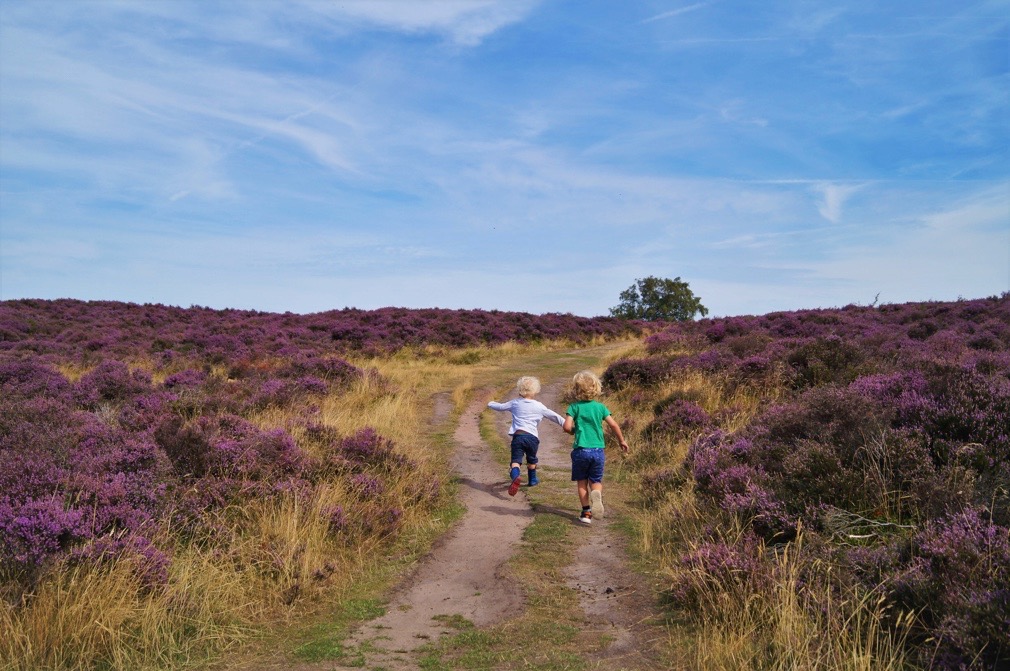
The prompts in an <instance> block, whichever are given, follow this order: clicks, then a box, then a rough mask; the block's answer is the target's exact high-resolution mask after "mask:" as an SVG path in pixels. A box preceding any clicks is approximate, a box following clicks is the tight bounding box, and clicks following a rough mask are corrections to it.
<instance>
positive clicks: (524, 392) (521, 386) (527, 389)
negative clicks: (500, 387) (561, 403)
mask: <svg viewBox="0 0 1010 671" xmlns="http://www.w3.org/2000/svg"><path fill="white" fill-rule="evenodd" d="M516 391H518V392H519V395H520V396H522V397H523V398H527V397H530V396H536V395H537V394H538V393H540V380H538V379H536V378H535V377H533V376H531V375H524V376H522V377H521V378H519V381H518V382H516Z"/></svg>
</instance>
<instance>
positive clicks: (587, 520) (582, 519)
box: [579, 510, 593, 524]
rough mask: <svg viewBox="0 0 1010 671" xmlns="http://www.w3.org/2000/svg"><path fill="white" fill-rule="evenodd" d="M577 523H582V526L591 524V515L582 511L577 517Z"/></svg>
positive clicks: (586, 511)
mask: <svg viewBox="0 0 1010 671" xmlns="http://www.w3.org/2000/svg"><path fill="white" fill-rule="evenodd" d="M579 521H580V522H582V523H583V524H592V523H593V513H592V512H590V511H588V510H583V511H582V514H581V515H579Z"/></svg>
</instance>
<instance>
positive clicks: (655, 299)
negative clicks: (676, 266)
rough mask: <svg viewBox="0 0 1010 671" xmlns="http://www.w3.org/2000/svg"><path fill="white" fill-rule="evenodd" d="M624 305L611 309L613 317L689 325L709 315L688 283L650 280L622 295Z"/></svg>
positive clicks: (646, 279) (664, 279)
mask: <svg viewBox="0 0 1010 671" xmlns="http://www.w3.org/2000/svg"><path fill="white" fill-rule="evenodd" d="M620 298H621V303H620V304H619V305H618V306H617V307H613V308H610V315H611V316H612V317H619V318H621V319H643V320H645V321H650V322H651V321H677V322H687V321H691V320H692V319H694V316H695V315H696V314H701V316H702V317H704V316H705V315H707V314H708V308H706V307H705V306H704V305H702V304H701V299H700V298H698V297H697V296H695V295H694V293H693V292H692V291H691V288H690V287H689V286H688V285H687V282H683V281H681V279H680V278H679V277H677V278H674V279H672V280H671V279H667V278H659V277H653V276H651V275H650V276H649V277H646V278H645V279H638V280H635V283H634V284H632V285H631V286H630V287H628V288H627V289H625V290H624V291H622V292H621V296H620Z"/></svg>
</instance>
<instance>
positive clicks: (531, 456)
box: [512, 433, 540, 464]
mask: <svg viewBox="0 0 1010 671" xmlns="http://www.w3.org/2000/svg"><path fill="white" fill-rule="evenodd" d="M539 448H540V439H539V438H537V437H536V436H534V435H533V434H532V433H514V434H512V463H513V464H521V463H523V456H524V455H525V456H526V463H527V464H535V463H537V462H538V461H539V459H537V449H539Z"/></svg>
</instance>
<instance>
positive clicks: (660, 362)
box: [600, 357, 672, 389]
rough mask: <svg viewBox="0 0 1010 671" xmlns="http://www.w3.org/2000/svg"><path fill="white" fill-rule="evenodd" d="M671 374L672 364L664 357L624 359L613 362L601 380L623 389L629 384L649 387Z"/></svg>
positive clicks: (606, 384) (608, 384)
mask: <svg viewBox="0 0 1010 671" xmlns="http://www.w3.org/2000/svg"><path fill="white" fill-rule="evenodd" d="M671 374H672V365H671V363H670V362H669V360H667V359H666V358H664V357H647V358H644V359H623V360H621V361H618V362H616V363H614V364H611V365H610V367H608V368H607V370H606V371H605V372H604V373H603V376H602V377H601V378H600V381H601V382H602V383H603V386H604V387H606V388H608V389H622V388H624V387H629V386H636V387H649V386H655V385H658V384H660V383H661V382H663V381H664V380H667V379H669V377H670V375H671Z"/></svg>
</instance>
